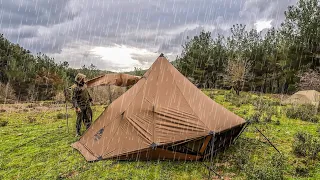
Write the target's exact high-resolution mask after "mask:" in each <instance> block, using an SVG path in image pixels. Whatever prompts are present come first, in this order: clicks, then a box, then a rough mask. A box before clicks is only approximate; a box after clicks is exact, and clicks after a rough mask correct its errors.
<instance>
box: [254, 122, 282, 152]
mask: <svg viewBox="0 0 320 180" xmlns="http://www.w3.org/2000/svg"><path fill="white" fill-rule="evenodd" d="M253 127H254V128H255V129H256V130H257V131H258V132H259V133H260V134H261V135H262V136H263V137H264V138H265V139H266V140H267V141H268V142H269V144H270V145H271V146H272V147H273V148H274V149H275V150H277V151H278V153H279V154H281V152H280V151H279V150H278V149H277V148H276V147H275V146H274V145H273V144H272V142H271V141H270V140H269V139H268V138H267V137H266V136H265V135H264V134H263V133H262V132H261V131H260V130H259V129H258V128H257V127H256V126H253Z"/></svg>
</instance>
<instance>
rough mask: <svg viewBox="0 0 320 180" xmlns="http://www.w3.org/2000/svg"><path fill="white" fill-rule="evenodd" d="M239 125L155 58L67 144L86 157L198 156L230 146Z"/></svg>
mask: <svg viewBox="0 0 320 180" xmlns="http://www.w3.org/2000/svg"><path fill="white" fill-rule="evenodd" d="M244 125H245V120H244V119H242V118H240V117H239V116H237V115H235V114H234V113H232V112H230V111H229V110H227V109H226V108H224V107H223V106H221V105H219V104H217V103H216V102H214V101H213V100H212V99H210V98H209V97H207V96H206V95H205V94H204V93H202V92H201V91H200V90H199V89H198V88H197V87H195V86H194V85H193V84H192V83H191V82H190V81H189V80H188V79H187V78H185V77H184V76H183V75H182V74H181V73H180V72H179V71H178V70H177V69H175V68H174V66H173V65H172V64H171V63H170V62H169V61H168V60H167V59H166V58H165V57H163V56H160V57H159V58H158V59H157V60H156V61H155V62H154V63H153V65H152V66H151V67H150V69H149V70H148V71H147V72H146V73H145V74H144V76H143V78H141V79H140V80H139V81H138V82H137V83H136V84H135V85H134V86H133V87H131V88H130V89H129V90H128V91H127V92H126V93H124V94H123V95H122V96H120V97H119V98H118V99H116V100H115V101H114V102H113V103H112V104H110V106H109V107H108V108H107V109H106V110H105V111H104V112H103V113H102V114H101V115H100V117H98V119H97V120H96V121H95V122H94V123H93V124H92V126H91V127H90V128H89V129H88V130H87V131H86V132H85V134H84V135H83V136H82V137H81V138H80V140H79V141H77V142H75V143H74V144H72V147H74V148H75V149H77V150H79V151H80V152H81V153H82V155H83V156H84V157H85V159H86V160H87V161H96V160H101V159H118V160H151V159H171V160H200V159H204V158H206V157H208V156H209V155H211V154H213V152H217V151H218V150H222V149H224V148H225V147H227V146H228V145H230V144H231V142H232V140H233V139H234V138H235V137H236V136H237V135H238V134H239V133H240V131H241V129H242V128H243V126H244Z"/></svg>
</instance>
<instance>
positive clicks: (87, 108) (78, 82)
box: [72, 73, 92, 137]
mask: <svg viewBox="0 0 320 180" xmlns="http://www.w3.org/2000/svg"><path fill="white" fill-rule="evenodd" d="M85 79H86V76H85V75H84V74H81V73H78V74H77V75H76V77H75V84H74V86H73V87H74V88H73V95H72V104H73V107H74V108H75V111H76V114H77V120H76V137H77V136H81V133H80V130H81V124H82V123H83V124H84V125H85V126H86V129H88V128H89V127H90V126H91V123H92V109H91V105H90V104H91V102H92V98H91V96H90V94H89V91H88V89H87V85H86V83H85Z"/></svg>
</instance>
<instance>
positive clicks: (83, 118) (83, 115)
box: [76, 106, 92, 135]
mask: <svg viewBox="0 0 320 180" xmlns="http://www.w3.org/2000/svg"><path fill="white" fill-rule="evenodd" d="M80 109H81V112H77V121H76V129H77V134H79V135H80V130H81V124H82V122H83V124H84V125H85V126H86V129H88V128H89V127H90V126H91V123H92V109H91V107H90V106H88V107H81V108H80Z"/></svg>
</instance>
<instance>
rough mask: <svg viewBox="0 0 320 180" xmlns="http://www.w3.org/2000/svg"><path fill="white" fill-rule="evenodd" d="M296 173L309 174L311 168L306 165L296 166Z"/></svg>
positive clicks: (299, 174)
mask: <svg viewBox="0 0 320 180" xmlns="http://www.w3.org/2000/svg"><path fill="white" fill-rule="evenodd" d="M296 174H297V175H298V176H307V175H308V174H309V169H308V167H306V166H305V165H298V166H297V167H296Z"/></svg>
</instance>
